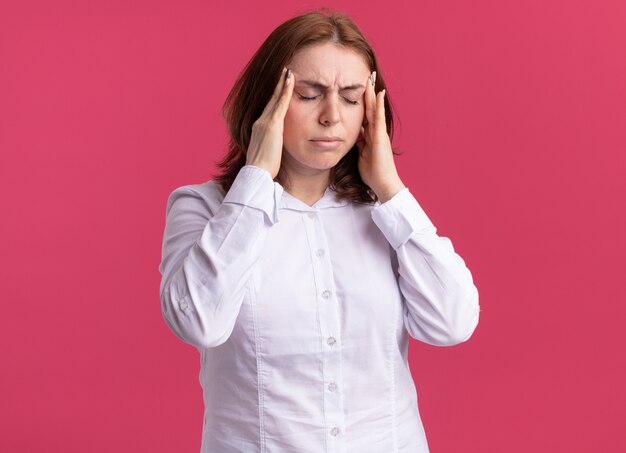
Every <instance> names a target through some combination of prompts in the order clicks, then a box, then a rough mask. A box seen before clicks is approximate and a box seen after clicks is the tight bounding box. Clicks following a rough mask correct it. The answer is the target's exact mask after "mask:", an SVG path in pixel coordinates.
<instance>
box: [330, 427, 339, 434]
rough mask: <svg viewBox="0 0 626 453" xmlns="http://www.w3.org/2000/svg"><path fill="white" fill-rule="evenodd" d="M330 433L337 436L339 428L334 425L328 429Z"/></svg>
mask: <svg viewBox="0 0 626 453" xmlns="http://www.w3.org/2000/svg"><path fill="white" fill-rule="evenodd" d="M330 434H331V435H332V436H335V437H336V436H338V435H339V428H337V427H336V426H335V427H334V428H333V429H331V430H330Z"/></svg>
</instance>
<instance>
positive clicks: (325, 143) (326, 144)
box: [310, 137, 343, 149]
mask: <svg viewBox="0 0 626 453" xmlns="http://www.w3.org/2000/svg"><path fill="white" fill-rule="evenodd" d="M342 141H343V140H341V139H340V138H338V137H323V138H321V137H320V138H314V139H312V140H310V142H311V143H313V145H315V146H316V147H318V148H323V149H334V148H337V147H339V145H341V142H342Z"/></svg>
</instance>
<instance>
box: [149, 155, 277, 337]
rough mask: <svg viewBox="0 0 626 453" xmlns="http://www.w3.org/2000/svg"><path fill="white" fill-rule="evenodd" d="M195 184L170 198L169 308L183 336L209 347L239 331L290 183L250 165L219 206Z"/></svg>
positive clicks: (164, 307) (165, 305)
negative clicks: (253, 274) (258, 266)
mask: <svg viewBox="0 0 626 453" xmlns="http://www.w3.org/2000/svg"><path fill="white" fill-rule="evenodd" d="M192 187H193V186H185V187H180V188H178V189H176V190H174V191H173V192H172V193H171V195H170V197H169V198H168V202H167V209H166V222H165V231H164V235H163V248H162V260H161V264H160V266H159V271H160V273H161V285H160V298H161V311H162V313H163V317H164V319H165V322H166V323H167V325H168V326H169V328H170V329H171V330H172V331H173V332H174V334H175V335H176V336H177V337H178V338H180V339H181V340H183V341H185V342H186V343H189V344H191V345H194V346H196V347H199V348H200V347H204V348H209V347H215V346H218V345H220V344H222V343H223V342H225V341H226V340H227V339H228V337H229V336H230V334H231V333H232V330H233V328H234V326H235V321H236V319H237V315H238V314H239V309H240V307H241V303H242V302H243V299H244V294H245V290H246V286H247V283H248V281H249V279H250V276H251V271H252V269H253V267H254V265H255V264H256V262H257V261H258V259H259V257H260V254H261V252H262V247H263V244H264V242H265V239H266V237H267V233H268V231H269V229H270V228H271V227H272V225H274V224H275V223H276V222H278V220H279V219H278V212H279V202H280V198H281V195H282V192H283V188H282V186H281V185H280V184H278V183H276V182H274V181H273V180H272V178H271V175H270V173H269V172H268V171H266V170H264V169H261V168H259V167H256V166H252V165H246V166H244V167H242V169H241V170H240V171H239V173H238V174H237V177H236V178H235V180H234V182H233V184H232V186H231V188H230V190H229V191H228V193H227V194H226V196H225V197H224V200H223V201H222V203H221V205H219V207H218V208H215V206H216V205H215V204H213V206H214V209H213V210H214V211H215V212H211V209H210V208H209V206H210V203H207V200H205V199H204V198H203V195H202V194H201V193H200V192H199V191H197V189H195V190H194V189H192Z"/></svg>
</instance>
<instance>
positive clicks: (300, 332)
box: [159, 10, 479, 453]
mask: <svg viewBox="0 0 626 453" xmlns="http://www.w3.org/2000/svg"><path fill="white" fill-rule="evenodd" d="M384 88H385V84H384V81H383V78H382V76H381V71H380V68H379V67H378V64H377V62H376V57H375V55H374V51H373V50H372V48H371V46H370V45H369V44H368V42H367V41H366V40H365V38H364V37H363V35H362V34H361V32H360V31H359V29H358V28H357V26H356V25H355V24H354V23H353V22H352V21H351V20H350V19H349V18H348V17H346V16H345V15H343V14H339V13H332V12H328V11H325V10H322V11H315V12H312V13H308V14H304V15H301V16H298V17H294V18H292V19H290V20H288V21H287V22H285V23H283V24H282V25H280V26H279V27H278V28H277V29H276V30H274V31H273V32H272V34H271V35H270V36H269V37H268V38H267V40H266V41H265V42H264V43H263V45H262V46H261V47H260V49H259V50H258V51H257V53H256V54H255V55H254V56H253V58H252V59H251V61H250V62H249V63H248V65H247V66H246V68H245V70H244V71H243V73H242V74H241V76H240V78H239V80H238V81H237V82H236V84H235V86H234V87H233V89H232V91H231V93H230V94H229V96H228V98H227V100H226V103H225V106H224V112H225V117H226V121H227V123H228V130H229V134H230V139H231V143H230V150H229V154H228V155H227V156H225V158H224V160H223V161H222V162H221V163H220V168H221V169H222V173H221V174H219V175H217V176H216V177H215V178H214V179H212V180H210V181H208V182H205V183H203V184H192V185H187V186H184V187H180V188H178V189H176V190H174V191H173V192H172V194H171V195H170V197H169V200H168V203H167V216H166V226H165V233H164V239H163V258H162V262H161V265H160V267H159V270H160V272H161V274H162V282H161V291H160V293H161V306H162V312H163V316H164V318H165V321H166V323H167V324H168V326H169V327H170V328H171V330H172V331H173V332H174V333H175V334H176V335H177V336H178V337H179V338H180V339H181V340H183V341H185V342H187V343H189V344H191V345H193V346H195V347H197V348H198V350H199V352H200V361H201V362H200V363H201V374H200V380H201V384H202V387H203V392H204V403H205V415H204V424H203V437H202V452H220V453H226V452H315V453H319V452H359V453H360V452H368V453H377V452H379V453H390V452H406V453H409V452H410V453H415V452H427V451H428V445H427V441H426V436H425V433H424V429H423V425H422V422H421V419H420V415H419V410H418V405H417V393H416V390H415V386H414V383H413V380H412V378H411V373H410V371H409V366H408V359H407V350H408V336H411V337H413V338H415V339H417V340H421V341H424V342H426V343H429V344H432V345H439V346H449V345H454V344H457V343H460V342H463V341H465V340H467V339H468V338H469V337H470V336H471V334H472V332H473V331H474V329H475V327H476V325H477V323H478V315H479V304H478V291H477V289H476V287H475V286H474V284H473V280H472V276H471V274H470V272H469V270H468V269H467V267H466V266H465V263H464V261H463V259H462V258H461V257H460V256H459V255H458V254H456V252H455V251H454V249H453V246H452V243H451V242H450V240H449V239H447V238H445V237H440V236H438V235H437V234H436V229H435V227H434V226H433V224H432V223H431V221H430V220H429V218H428V217H427V215H426V214H425V213H424V211H423V210H422V208H421V207H420V205H419V204H418V202H417V201H416V199H415V198H414V197H413V195H412V194H411V193H410V191H409V189H408V188H407V187H406V186H405V185H404V184H403V183H402V181H401V180H400V178H399V176H398V173H397V171H396V167H395V163H394V158H393V151H392V147H391V139H390V136H392V130H393V117H392V114H391V108H390V104H389V101H388V98H387V96H386V91H385V89H384Z"/></svg>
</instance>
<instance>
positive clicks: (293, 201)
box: [280, 186, 348, 211]
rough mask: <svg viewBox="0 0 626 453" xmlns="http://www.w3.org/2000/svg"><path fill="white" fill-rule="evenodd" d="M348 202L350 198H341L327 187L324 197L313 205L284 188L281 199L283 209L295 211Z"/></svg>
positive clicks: (333, 206)
mask: <svg viewBox="0 0 626 453" xmlns="http://www.w3.org/2000/svg"><path fill="white" fill-rule="evenodd" d="M347 204H348V200H340V199H339V198H337V194H336V193H335V192H334V191H333V190H332V189H331V188H330V186H328V187H326V190H325V191H324V195H322V198H320V199H319V200H317V201H316V202H315V204H313V206H309V205H308V204H306V203H305V202H304V201H302V200H300V199H298V198H296V197H294V196H293V195H291V194H290V193H289V192H287V191H286V190H283V195H282V198H281V201H280V207H281V209H282V208H284V209H293V210H295V211H316V210H318V209H326V208H338V207H341V206H345V205H347Z"/></svg>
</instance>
